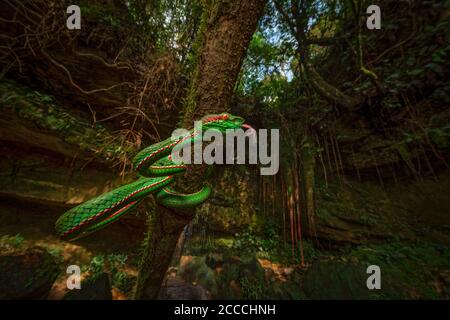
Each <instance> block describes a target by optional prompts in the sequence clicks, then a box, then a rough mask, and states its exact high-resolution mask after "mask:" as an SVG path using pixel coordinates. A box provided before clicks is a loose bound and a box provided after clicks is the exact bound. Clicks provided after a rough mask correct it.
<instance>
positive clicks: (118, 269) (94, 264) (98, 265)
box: [82, 253, 133, 292]
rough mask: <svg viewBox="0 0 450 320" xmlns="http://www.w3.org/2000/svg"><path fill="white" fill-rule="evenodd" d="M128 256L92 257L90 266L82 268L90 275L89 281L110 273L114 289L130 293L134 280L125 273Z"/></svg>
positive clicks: (112, 254)
mask: <svg viewBox="0 0 450 320" xmlns="http://www.w3.org/2000/svg"><path fill="white" fill-rule="evenodd" d="M127 259H128V256H127V255H124V254H115V253H111V254H107V255H96V256H94V257H92V259H91V261H90V263H89V265H88V266H87V267H84V268H82V270H83V269H84V271H88V272H89V274H90V277H89V279H91V280H92V279H95V278H97V277H98V276H100V275H101V274H102V273H104V272H108V273H109V274H110V277H111V284H112V286H113V287H116V288H118V289H120V290H121V291H122V292H129V291H130V290H131V288H132V285H133V281H132V280H133V279H132V278H131V277H130V276H129V275H128V274H127V273H126V272H125V270H124V267H125V262H126V261H127Z"/></svg>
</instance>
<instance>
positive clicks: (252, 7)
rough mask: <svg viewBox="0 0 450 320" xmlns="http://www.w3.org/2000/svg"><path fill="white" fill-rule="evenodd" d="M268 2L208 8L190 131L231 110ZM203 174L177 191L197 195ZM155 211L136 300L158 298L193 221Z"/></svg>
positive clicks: (186, 119)
mask: <svg viewBox="0 0 450 320" xmlns="http://www.w3.org/2000/svg"><path fill="white" fill-rule="evenodd" d="M265 3H266V0H254V1H243V0H227V1H219V2H217V1H211V2H208V5H207V6H205V8H204V15H203V19H202V21H203V25H202V26H201V30H200V35H199V36H200V37H201V38H200V39H201V41H198V44H199V49H198V52H197V54H196V65H195V68H194V70H193V73H192V76H191V81H190V89H189V91H188V94H187V97H186V105H185V110H184V116H183V119H182V125H183V126H184V127H185V128H189V127H192V126H193V121H194V119H198V118H200V117H201V116H203V115H206V114H210V113H220V112H224V111H227V110H228V109H229V100H230V98H231V96H232V94H233V89H234V85H235V82H236V80H237V77H238V74H239V70H240V68H241V64H242V61H243V59H244V57H245V53H246V50H247V47H248V44H249V42H250V40H251V37H252V35H253V33H254V31H255V29H256V27H257V24H258V21H259V18H260V17H261V15H262V13H263V10H264V6H265ZM200 39H198V40H200ZM204 174H205V166H195V168H194V167H192V168H189V169H188V173H186V174H185V175H183V176H182V177H179V178H178V181H177V182H178V183H177V188H179V189H180V188H181V190H180V191H184V190H183V189H186V190H187V191H188V192H193V191H195V190H198V189H199V188H200V187H201V185H202V184H203V183H204V182H205V179H204ZM156 211H157V212H156V213H155V214H154V218H153V219H152V220H151V223H150V224H149V234H148V237H147V240H146V244H145V246H146V248H145V252H144V256H143V258H142V262H141V266H140V270H139V275H138V280H137V288H136V292H135V298H136V299H155V298H157V296H158V293H159V289H160V286H161V284H162V281H163V280H164V276H165V272H166V270H167V268H168V267H169V265H170V262H171V257H172V255H173V252H174V250H175V247H176V244H177V240H178V238H179V236H180V233H181V232H182V230H183V228H184V227H185V226H186V225H187V224H188V223H189V222H190V221H191V220H192V218H193V216H194V211H192V210H191V211H181V210H176V211H175V210H169V209H167V208H164V207H161V206H158V207H157V208H156Z"/></svg>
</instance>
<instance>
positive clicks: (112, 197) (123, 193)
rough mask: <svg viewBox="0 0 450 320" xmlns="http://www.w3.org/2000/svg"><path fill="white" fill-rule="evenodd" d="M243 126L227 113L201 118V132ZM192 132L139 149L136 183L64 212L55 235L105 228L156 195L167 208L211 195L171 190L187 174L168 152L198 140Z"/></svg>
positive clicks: (68, 235) (189, 205)
mask: <svg viewBox="0 0 450 320" xmlns="http://www.w3.org/2000/svg"><path fill="white" fill-rule="evenodd" d="M243 125H244V120H243V119H242V118H240V117H236V116H233V115H231V114H228V113H222V114H219V115H210V116H206V117H204V118H202V130H206V129H214V130H219V131H220V132H225V131H226V130H229V129H239V128H241V127H242V126H243ZM200 132H201V131H198V130H197V129H192V130H191V131H190V132H189V133H190V134H189V135H187V136H185V137H180V138H178V139H176V140H173V139H171V138H168V139H166V140H163V141H161V142H159V143H156V144H153V145H151V146H149V147H147V148H145V149H143V150H141V151H140V152H139V153H138V154H137V155H136V156H135V157H134V159H133V166H134V168H135V170H136V171H137V173H138V178H137V180H136V181H134V182H132V183H129V184H126V185H123V186H121V187H119V188H117V189H114V190H112V191H110V192H107V193H104V194H102V195H100V196H97V197H95V198H93V199H90V200H88V201H86V202H84V203H82V204H80V205H78V206H76V207H74V208H72V209H70V210H68V211H67V212H65V213H64V214H63V215H62V216H61V217H59V219H58V220H57V221H56V233H57V234H58V236H59V237H61V238H63V239H67V240H71V239H76V238H80V237H83V236H85V235H88V234H90V233H92V232H95V231H97V230H99V229H101V228H104V227H106V226H107V225H109V224H111V223H112V222H114V221H117V220H118V219H119V218H120V217H122V216H123V215H124V214H125V213H127V212H129V211H130V210H132V209H134V208H135V207H136V206H137V205H138V204H139V203H140V202H141V201H142V200H143V199H144V198H145V197H147V196H148V195H150V194H154V195H155V199H156V201H157V202H158V203H159V204H161V205H163V206H166V207H169V208H193V207H195V206H198V205H199V204H201V203H203V202H204V201H206V200H207V199H208V197H209V195H210V193H211V189H210V187H208V186H207V185H205V186H203V188H202V189H201V190H199V191H197V192H194V193H190V194H183V193H179V192H177V191H175V190H174V189H172V188H171V187H170V185H171V184H172V183H173V181H174V175H176V174H181V173H183V172H185V171H186V165H184V164H176V163H174V162H173V161H172V158H171V155H170V154H171V152H172V149H173V148H174V147H175V146H177V145H180V146H181V145H182V144H184V143H192V142H193V141H195V140H196V139H197V138H200V136H201V135H200Z"/></svg>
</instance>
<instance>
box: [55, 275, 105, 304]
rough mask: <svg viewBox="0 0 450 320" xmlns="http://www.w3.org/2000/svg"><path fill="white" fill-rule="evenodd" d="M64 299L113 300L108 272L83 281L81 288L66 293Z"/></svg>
mask: <svg viewBox="0 0 450 320" xmlns="http://www.w3.org/2000/svg"><path fill="white" fill-rule="evenodd" d="M63 300H112V293H111V283H110V281H109V276H108V274H107V273H102V274H100V275H98V276H96V277H95V278H88V279H86V280H84V281H82V282H81V289H79V290H78V289H73V290H71V291H69V292H68V293H66V295H65V296H64V297H63Z"/></svg>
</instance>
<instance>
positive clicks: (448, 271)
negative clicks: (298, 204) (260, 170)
mask: <svg viewBox="0 0 450 320" xmlns="http://www.w3.org/2000/svg"><path fill="white" fill-rule="evenodd" d="M449 181H450V179H448V173H447V174H443V175H441V176H440V177H439V182H436V181H435V180H434V179H433V178H428V179H423V180H422V181H417V182H416V183H414V184H409V185H397V186H393V185H392V186H380V185H379V184H377V183H360V182H352V183H347V184H346V185H344V186H343V185H341V184H339V183H338V184H330V185H329V186H328V187H325V186H323V187H318V190H319V193H318V201H317V203H318V207H317V213H316V214H317V216H316V219H317V228H318V236H319V237H318V238H317V240H305V241H304V242H303V249H304V260H305V264H304V265H303V266H301V265H300V257H299V252H298V251H297V250H296V252H294V253H293V252H292V249H291V246H290V244H289V243H286V242H284V240H283V237H281V236H279V234H280V232H279V230H278V231H277V230H272V229H271V227H267V228H266V229H265V231H264V232H260V231H259V232H255V231H254V230H252V229H251V228H249V229H248V230H243V231H242V232H240V233H238V234H235V235H231V236H224V235H216V236H215V235H208V236H206V237H205V236H198V235H197V236H193V237H191V238H190V239H189V240H188V242H187V245H186V247H185V250H184V253H183V255H182V256H181V259H180V261H179V263H178V264H177V265H175V266H172V267H171V268H169V270H168V271H167V277H166V279H165V282H164V285H163V288H162V290H161V293H160V298H161V299H180V298H181V299H217V298H219V299H220V298H224V299H230V298H236V299H243V298H244V299H257V298H269V299H342V298H348V299H379V298H382V299H383V298H387V299H391V298H399V299H417V298H450V250H449V248H450V236H449V235H450V232H449V231H450V226H449V225H448V224H446V223H447V222H446V221H447V220H448V213H449V208H450V204H449V200H448V197H447V196H446V195H447V194H448V190H450V182H449ZM3 200H4V201H1V202H0V213H1V215H0V216H1V219H2V220H1V223H0V236H1V242H2V243H7V244H8V245H9V246H13V247H15V248H17V250H24V248H29V247H35V246H39V247H43V248H46V249H47V250H48V252H50V253H51V254H52V255H53V256H54V257H55V259H56V261H57V262H58V265H59V267H60V271H59V274H58V277H57V280H56V281H55V283H54V284H53V287H52V290H51V291H50V295H49V297H48V298H49V299H61V298H63V297H64V295H65V294H66V293H67V292H68V289H67V286H66V280H67V273H66V268H67V266H68V265H73V264H75V265H79V266H80V267H81V271H82V276H83V278H89V277H94V276H96V275H99V274H102V273H104V272H106V273H108V274H109V278H110V282H111V288H112V298H113V299H130V298H131V296H132V288H133V284H134V281H135V280H136V275H137V266H138V256H139V249H140V243H141V241H142V237H143V234H144V226H143V225H140V226H136V225H135V226H134V227H133V228H134V229H133V230H131V231H133V232H128V231H127V232H124V230H125V231H126V230H129V231H130V228H131V227H130V225H129V222H128V223H127V222H126V221H125V222H119V223H117V224H114V225H112V226H111V227H110V228H107V229H105V230H102V231H100V232H99V233H98V234H96V235H95V236H91V237H86V238H85V239H82V240H79V241H76V242H65V241H61V240H59V239H57V238H56V237H55V236H54V234H53V232H54V231H53V225H54V221H55V220H56V218H57V217H58V215H59V214H60V213H61V211H64V210H65V208H61V207H59V206H52V205H49V204H48V203H27V202H24V201H20V199H18V200H13V199H3ZM267 225H268V226H271V224H270V223H268V224H267ZM136 228H138V229H140V230H139V232H137V231H136ZM368 265H378V266H380V268H381V272H382V289H381V290H374V291H370V290H368V289H367V287H366V279H367V277H368V275H367V273H366V268H367V266H368Z"/></svg>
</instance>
